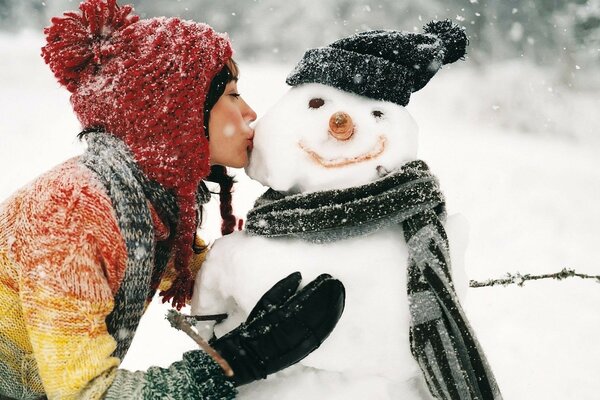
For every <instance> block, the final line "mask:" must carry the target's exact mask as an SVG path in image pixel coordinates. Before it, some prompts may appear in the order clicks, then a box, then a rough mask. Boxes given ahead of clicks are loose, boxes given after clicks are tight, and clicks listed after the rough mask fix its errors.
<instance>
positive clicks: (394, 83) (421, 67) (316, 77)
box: [286, 20, 468, 106]
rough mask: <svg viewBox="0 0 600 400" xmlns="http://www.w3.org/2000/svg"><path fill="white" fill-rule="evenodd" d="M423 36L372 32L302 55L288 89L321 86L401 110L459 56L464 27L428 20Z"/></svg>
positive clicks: (462, 49)
mask: <svg viewBox="0 0 600 400" xmlns="http://www.w3.org/2000/svg"><path fill="white" fill-rule="evenodd" d="M423 30H424V32H425V33H414V32H402V31H392V30H373V31H367V32H362V33H358V34H356V35H352V36H349V37H347V38H343V39H340V40H338V41H335V42H333V43H331V44H330V45H328V46H325V47H320V48H316V49H310V50H308V51H306V53H305V54H304V57H303V58H302V60H300V62H299V63H298V65H297V66H296V68H295V69H294V70H293V71H292V72H291V73H290V75H289V76H288V77H287V80H286V82H287V83H288V85H291V86H296V85H300V84H303V83H322V84H324V85H328V86H332V87H335V88H337V89H340V90H344V91H347V92H351V93H355V94H358V95H361V96H365V97H369V98H372V99H375V100H383V101H389V102H392V103H396V104H399V105H401V106H405V105H407V104H408V102H409V99H410V95H411V93H413V92H416V91H417V90H419V89H421V88H422V87H423V86H425V84H427V82H429V79H431V78H432V77H433V75H435V73H436V72H437V71H438V70H439V69H440V68H441V66H442V65H443V64H449V63H453V62H455V61H457V60H459V59H461V58H462V57H464V55H465V51H466V47H467V44H468V39H467V36H466V34H465V31H464V28H462V27H460V26H458V25H456V24H454V23H453V22H452V21H450V20H444V21H432V22H430V23H428V24H427V25H425V27H424V29H423Z"/></svg>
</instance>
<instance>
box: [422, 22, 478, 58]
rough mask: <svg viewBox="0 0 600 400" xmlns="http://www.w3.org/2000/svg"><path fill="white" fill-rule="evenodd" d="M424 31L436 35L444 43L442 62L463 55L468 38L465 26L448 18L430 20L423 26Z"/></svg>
mask: <svg viewBox="0 0 600 400" xmlns="http://www.w3.org/2000/svg"><path fill="white" fill-rule="evenodd" d="M423 30H424V31H425V33H429V34H432V35H436V36H437V37H439V38H440V40H441V41H442V43H443V44H444V47H445V51H444V60H443V62H444V64H450V63H453V62H455V61H458V60H459V59H461V58H463V57H464V56H465V53H466V51H467V45H468V43H469V39H467V35H466V33H465V28H463V27H462V26H459V25H457V24H455V23H453V22H452V21H450V20H449V19H446V20H443V21H431V22H429V23H428V24H427V25H425V27H424V28H423Z"/></svg>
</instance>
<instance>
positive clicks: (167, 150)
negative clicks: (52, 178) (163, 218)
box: [42, 0, 232, 308]
mask: <svg viewBox="0 0 600 400" xmlns="http://www.w3.org/2000/svg"><path fill="white" fill-rule="evenodd" d="M79 10H80V12H68V13H65V14H64V16H62V17H58V18H53V19H52V25H51V26H49V27H48V28H46V29H45V30H44V33H45V34H46V39H47V44H46V46H44V48H43V49H42V55H43V57H44V59H45V61H46V63H47V64H49V66H50V69H51V70H52V71H53V72H54V74H55V75H56V77H57V79H58V81H59V82H60V83H61V84H63V85H65V86H66V87H67V89H68V90H69V91H70V92H71V103H72V105H73V109H74V111H75V114H76V115H77V117H78V118H79V121H80V122H81V124H82V125H83V127H84V128H88V127H102V128H103V129H104V130H105V131H106V132H108V133H110V134H112V135H114V136H116V137H118V138H120V139H122V140H123V141H124V142H125V144H126V145H127V147H128V148H129V149H130V150H131V152H132V154H133V155H134V158H135V161H136V163H137V164H138V165H139V166H140V168H141V169H142V171H143V173H144V174H145V175H146V176H147V177H148V178H149V179H150V180H152V181H155V182H158V183H159V184H160V185H162V186H163V187H164V188H165V189H167V190H169V191H171V192H172V193H173V194H174V195H175V196H176V199H177V205H178V210H179V214H178V215H179V220H178V221H177V226H176V228H175V230H176V234H175V237H174V238H173V249H174V252H175V268H176V270H177V271H178V276H177V279H176V280H175V282H174V284H173V285H172V286H171V288H170V289H169V290H167V291H166V292H163V293H161V294H162V295H163V300H165V301H168V300H171V299H172V300H173V305H175V306H176V307H178V308H180V307H181V306H183V305H185V301H186V300H187V299H189V298H191V294H192V288H193V277H192V275H191V271H190V270H189V268H188V263H189V261H190V258H191V256H192V254H193V251H192V245H193V241H194V233H195V231H196V228H197V225H198V219H197V216H196V215H197V208H198V206H197V203H196V191H197V188H198V185H199V183H200V181H201V180H202V178H203V177H205V176H207V175H208V174H209V172H210V166H209V150H208V140H207V137H206V134H205V129H204V105H205V100H206V95H207V92H208V89H209V87H210V84H211V81H212V79H213V77H214V76H215V75H216V74H217V73H218V72H219V71H221V70H222V69H223V66H224V65H225V63H226V62H227V60H229V59H230V58H231V56H232V49H231V45H230V42H229V39H228V38H227V36H226V35H222V34H218V33H216V32H215V31H214V30H213V29H212V28H211V27H209V26H208V25H206V24H202V23H196V22H192V21H183V20H180V19H178V18H164V17H163V18H152V19H139V17H137V16H135V15H130V14H131V12H132V7H130V6H119V5H118V4H117V3H116V0H85V1H84V2H83V3H81V5H80V6H79ZM154 206H155V207H157V208H159V209H160V204H155V205H154Z"/></svg>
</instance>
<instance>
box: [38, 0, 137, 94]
mask: <svg viewBox="0 0 600 400" xmlns="http://www.w3.org/2000/svg"><path fill="white" fill-rule="evenodd" d="M79 9H80V10H81V13H77V12H67V13H64V15H63V16H62V17H56V18H52V25H50V26H49V27H47V28H46V29H44V34H45V35H46V42H47V44H46V46H44V47H43V48H42V56H43V57H44V60H45V61H46V63H47V64H48V65H49V66H50V69H51V70H52V72H53V73H54V75H55V76H56V78H57V79H58V81H59V82H60V83H61V84H62V85H64V86H66V87H67V89H68V90H69V91H70V92H74V91H75V90H76V88H77V85H78V83H79V82H80V81H81V80H82V78H83V77H84V76H87V75H90V74H92V73H93V72H95V71H96V69H97V68H98V66H100V65H101V63H102V60H103V58H105V57H109V56H110V55H111V52H112V50H113V49H112V46H111V44H110V38H111V36H112V35H113V33H114V32H116V31H119V30H122V29H123V28H125V27H127V26H129V25H131V24H132V23H134V22H137V21H138V20H139V17H138V16H136V15H129V14H130V13H131V11H132V10H133V9H132V7H131V6H122V7H121V6H119V5H118V4H117V2H116V0H86V1H84V2H82V3H81V4H80V6H79Z"/></svg>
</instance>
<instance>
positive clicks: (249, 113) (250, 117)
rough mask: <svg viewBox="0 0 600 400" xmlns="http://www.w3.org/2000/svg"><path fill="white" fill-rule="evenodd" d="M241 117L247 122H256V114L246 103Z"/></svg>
mask: <svg viewBox="0 0 600 400" xmlns="http://www.w3.org/2000/svg"><path fill="white" fill-rule="evenodd" d="M243 116H244V119H245V120H246V121H247V122H252V121H256V112H255V111H254V110H253V109H252V107H250V106H249V105H248V103H246V104H245V109H244V113H243Z"/></svg>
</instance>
